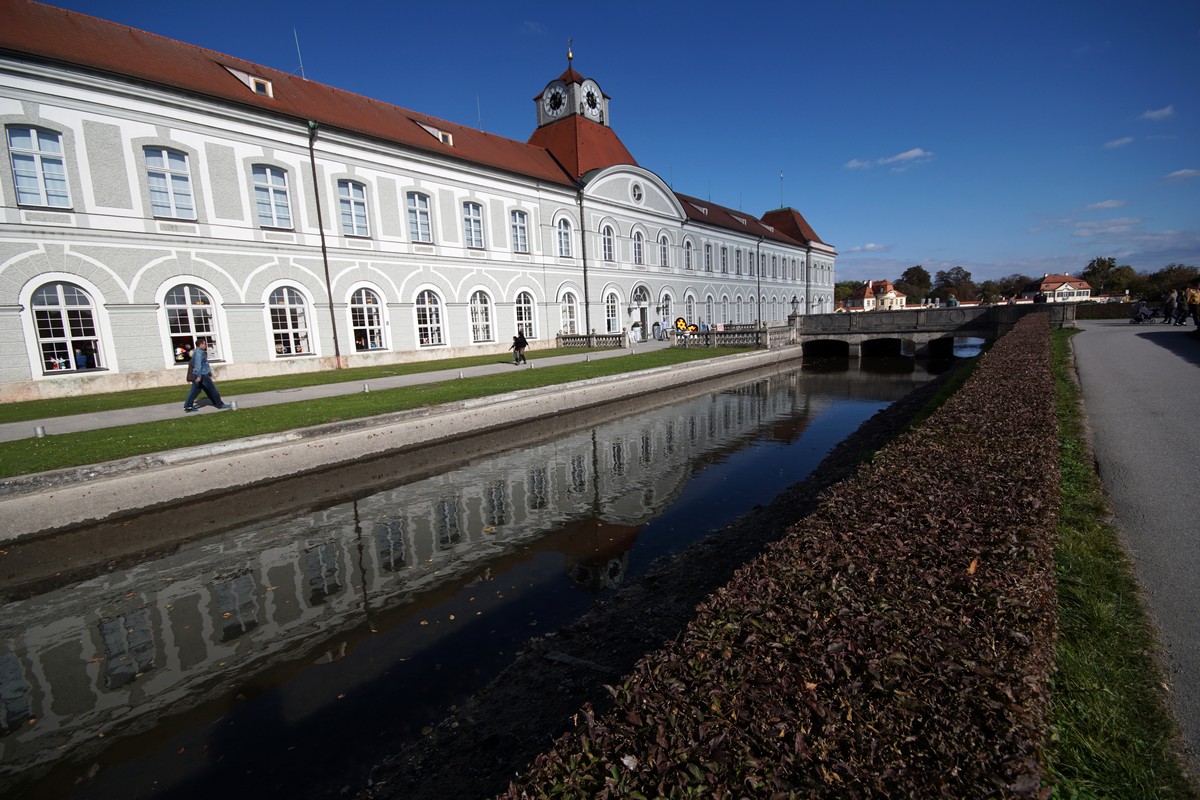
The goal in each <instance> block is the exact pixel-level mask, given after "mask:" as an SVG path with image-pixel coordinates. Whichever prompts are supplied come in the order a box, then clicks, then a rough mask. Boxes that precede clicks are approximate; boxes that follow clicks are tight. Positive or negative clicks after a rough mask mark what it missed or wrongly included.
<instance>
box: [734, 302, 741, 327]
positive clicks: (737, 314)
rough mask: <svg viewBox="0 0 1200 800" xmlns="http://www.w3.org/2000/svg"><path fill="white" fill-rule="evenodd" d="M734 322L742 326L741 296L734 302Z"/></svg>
mask: <svg viewBox="0 0 1200 800" xmlns="http://www.w3.org/2000/svg"><path fill="white" fill-rule="evenodd" d="M733 321H734V323H735V324H737V325H741V324H742V298H741V295H738V297H737V299H735V300H734V301H733Z"/></svg>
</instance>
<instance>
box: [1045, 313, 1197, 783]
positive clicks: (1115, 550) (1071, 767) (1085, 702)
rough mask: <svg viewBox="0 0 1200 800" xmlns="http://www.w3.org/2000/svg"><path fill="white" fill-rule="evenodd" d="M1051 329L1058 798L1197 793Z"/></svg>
mask: <svg viewBox="0 0 1200 800" xmlns="http://www.w3.org/2000/svg"><path fill="white" fill-rule="evenodd" d="M1073 333H1076V331H1056V332H1055V334H1054V337H1055V338H1054V360H1055V374H1056V384H1057V391H1058V415H1059V437H1060V441H1061V456H1060V461H1061V469H1062V484H1061V485H1062V510H1061V513H1060V520H1059V527H1058V535H1059V541H1058V550H1057V553H1056V560H1057V578H1058V643H1057V653H1056V670H1055V673H1054V676H1053V679H1052V682H1051V693H1052V699H1053V707H1054V725H1055V729H1056V730H1055V734H1056V735H1055V741H1054V742H1053V744H1052V746H1051V749H1050V753H1049V761H1050V763H1049V767H1050V770H1051V773H1052V774H1053V776H1054V779H1055V784H1054V796H1055V797H1059V798H1105V799H1106V800H1108V799H1110V798H1111V799H1112V800H1118V799H1119V798H1128V800H1144V799H1145V798H1179V799H1180V800H1183V799H1184V798H1196V797H1197V796H1200V795H1198V793H1197V789H1196V787H1195V785H1189V783H1188V779H1187V778H1186V777H1185V772H1184V768H1183V765H1182V761H1181V759H1180V758H1179V757H1178V756H1177V754H1176V752H1175V750H1174V749H1173V744H1174V738H1173V737H1174V736H1175V730H1174V728H1173V726H1172V723H1171V718H1170V717H1169V716H1168V714H1167V712H1166V708H1165V701H1164V696H1163V689H1162V680H1163V679H1162V674H1161V672H1160V671H1159V669H1158V664H1157V663H1156V662H1155V659H1154V654H1155V653H1156V652H1158V651H1159V644H1158V642H1157V640H1156V638H1155V635H1154V631H1153V626H1152V624H1151V623H1150V621H1149V618H1148V617H1147V615H1146V611H1145V609H1144V608H1143V606H1142V604H1141V598H1140V595H1139V591H1138V585H1137V581H1136V580H1135V579H1134V577H1133V567H1132V565H1131V564H1130V562H1129V559H1128V557H1127V556H1126V555H1125V552H1124V550H1123V548H1122V547H1121V543H1120V540H1119V538H1118V536H1117V532H1116V530H1114V528H1113V526H1112V525H1110V524H1108V522H1107V520H1108V519H1109V516H1110V512H1109V509H1108V504H1107V499H1106V498H1105V495H1104V490H1103V487H1102V486H1101V484H1100V480H1099V477H1098V476H1097V475H1096V471H1095V468H1094V466H1093V462H1092V459H1091V455H1090V452H1089V451H1088V449H1087V446H1086V443H1085V439H1084V432H1083V420H1082V414H1081V409H1080V405H1079V390H1078V387H1077V386H1076V384H1075V383H1074V381H1073V380H1072V376H1071V374H1070V370H1071V365H1070V361H1069V349H1070V343H1069V338H1070V336H1071V334H1073Z"/></svg>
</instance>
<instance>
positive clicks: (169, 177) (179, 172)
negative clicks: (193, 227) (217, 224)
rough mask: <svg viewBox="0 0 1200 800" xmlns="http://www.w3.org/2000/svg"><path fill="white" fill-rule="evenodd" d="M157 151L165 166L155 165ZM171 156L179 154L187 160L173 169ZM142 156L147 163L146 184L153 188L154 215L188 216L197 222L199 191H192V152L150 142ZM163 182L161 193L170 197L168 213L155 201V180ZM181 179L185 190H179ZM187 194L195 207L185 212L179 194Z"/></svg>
mask: <svg viewBox="0 0 1200 800" xmlns="http://www.w3.org/2000/svg"><path fill="white" fill-rule="evenodd" d="M151 153H156V154H158V156H159V157H160V158H161V159H162V165H161V166H154V165H151V162H150V155H151ZM170 156H179V157H181V158H182V159H183V167H182V168H178V169H175V168H172V167H171V166H170V158H169V157H170ZM142 158H143V159H144V161H145V164H146V185H147V188H148V189H149V190H150V215H151V216H153V217H154V218H155V219H184V220H189V221H192V222H194V221H195V220H196V219H197V218H198V216H197V211H196V193H195V192H194V191H192V173H191V162H190V160H189V158H188V154H187V153H186V152H184V151H183V150H179V149H177V148H174V147H166V146H164V145H157V144H154V145H146V146H144V147H143V148H142ZM156 176H157V179H158V180H159V181H161V183H162V185H161V186H160V188H159V189H157V191H158V192H159V193H160V194H165V195H166V196H167V199H168V201H169V202H168V203H167V208H166V213H162V212H160V210H159V208H158V207H156V203H155V199H154V196H155V191H156V189H155V180H156ZM177 181H182V183H183V186H182V191H177V189H179V188H180V187H178V185H177ZM180 196H184V197H186V198H187V200H188V201H189V203H190V205H191V208H190V213H185V212H184V210H182V209H181V208H180V203H179V197H180Z"/></svg>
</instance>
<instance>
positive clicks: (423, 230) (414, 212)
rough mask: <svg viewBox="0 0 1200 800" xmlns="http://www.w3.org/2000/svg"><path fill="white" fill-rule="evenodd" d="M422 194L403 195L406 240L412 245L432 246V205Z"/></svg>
mask: <svg viewBox="0 0 1200 800" xmlns="http://www.w3.org/2000/svg"><path fill="white" fill-rule="evenodd" d="M430 201H431V198H430V196H429V195H427V194H426V193H424V192H418V191H415V190H414V191H409V192H405V193H404V209H405V212H404V215H405V217H406V218H407V219H408V239H409V241H410V242H412V243H413V244H433V216H432V215H433V212H432V210H431V208H432V206H433V203H432V202H430Z"/></svg>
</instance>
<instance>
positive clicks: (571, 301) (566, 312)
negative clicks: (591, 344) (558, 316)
mask: <svg viewBox="0 0 1200 800" xmlns="http://www.w3.org/2000/svg"><path fill="white" fill-rule="evenodd" d="M561 312H562V332H563V333H578V332H579V331H578V330H576V320H577V319H578V316H579V315H578V313H577V312H578V309H577V308H576V300H575V295H574V293H572V292H567V293H566V294H564V295H563V296H562V304H561Z"/></svg>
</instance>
